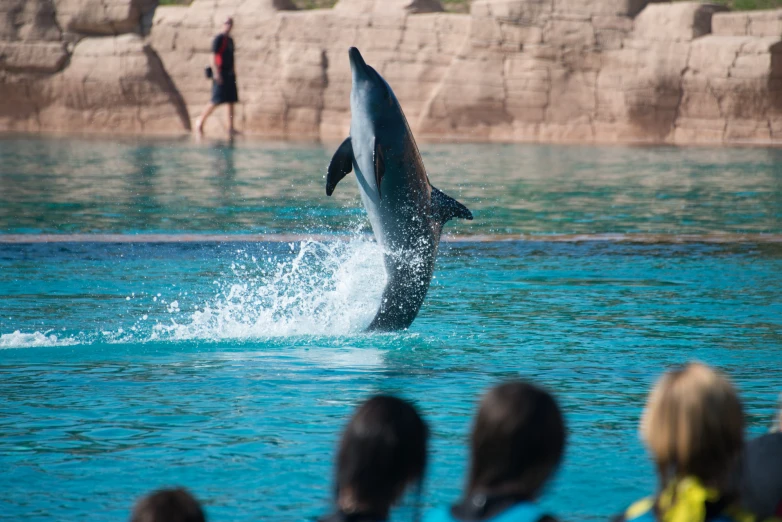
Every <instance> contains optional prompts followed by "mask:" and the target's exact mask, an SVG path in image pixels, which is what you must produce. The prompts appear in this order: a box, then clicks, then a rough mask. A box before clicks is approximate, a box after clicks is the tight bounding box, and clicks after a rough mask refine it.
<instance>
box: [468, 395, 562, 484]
mask: <svg viewBox="0 0 782 522" xmlns="http://www.w3.org/2000/svg"><path fill="white" fill-rule="evenodd" d="M471 446H472V448H471V450H472V451H471V462H470V474H469V480H468V484H467V493H468V494H469V495H473V494H476V493H482V494H487V495H514V496H518V497H522V498H528V499H532V498H535V497H537V496H538V495H539V494H540V491H541V489H542V488H543V486H544V484H545V483H546V481H547V480H548V479H549V478H550V477H551V475H552V474H553V473H554V471H556V469H557V467H558V466H559V463H560V461H561V460H562V454H563V452H564V449H565V424H564V420H563V418H562V413H561V412H560V410H559V407H558V406H557V403H556V401H555V400H554V398H553V397H552V396H551V395H550V394H549V393H548V392H546V391H545V390H542V389H541V388H538V387H537V386H534V385H532V384H529V383H526V382H521V381H513V382H508V383H505V384H501V385H499V386H495V387H494V388H492V389H491V390H489V392H488V393H486V395H484V397H483V400H482V401H481V406H480V410H479V411H478V417H477V418H476V420H475V425H474V426H473V430H472V436H471Z"/></svg>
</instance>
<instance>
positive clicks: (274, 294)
mask: <svg viewBox="0 0 782 522" xmlns="http://www.w3.org/2000/svg"><path fill="white" fill-rule="evenodd" d="M288 248H289V251H288V252H287V253H286V254H284V255H278V256H275V255H269V254H264V255H258V256H257V257H255V256H254V255H249V254H248V253H246V252H244V251H243V250H239V251H237V253H236V257H235V259H234V262H233V263H231V265H230V272H229V273H227V274H224V275H223V276H221V277H220V278H218V280H215V281H213V284H214V286H215V289H216V293H215V294H214V296H213V297H212V298H210V299H207V300H206V302H194V301H192V300H191V299H190V298H188V292H185V293H184V294H180V295H178V296H176V297H174V296H171V297H170V302H168V300H169V297H168V296H164V295H163V294H162V293H157V292H156V293H153V294H151V296H150V297H151V299H150V309H149V310H147V311H146V312H144V313H142V314H140V315H139V316H138V319H137V320H136V322H135V325H134V326H132V327H131V328H130V329H129V330H125V329H123V328H120V327H119V326H118V327H117V329H116V330H112V329H111V328H109V329H105V330H102V331H100V332H93V333H79V334H77V335H74V336H62V337H58V336H57V335H54V334H51V333H50V331H47V332H43V333H42V332H34V333H22V332H20V331H15V332H14V333H10V334H2V335H0V348H23V347H42V346H72V345H76V344H92V343H95V342H105V343H138V342H142V343H144V342H151V341H187V340H202V341H222V340H254V339H263V338H279V337H290V336H328V337H333V336H344V335H351V334H355V333H359V332H361V331H363V330H364V329H365V328H366V326H367V325H369V323H370V322H371V321H372V318H373V317H374V315H375V313H376V312H377V309H378V306H379V303H380V296H381V294H382V291H383V286H384V285H385V280H386V273H385V267H384V265H383V253H382V250H381V248H380V247H379V246H378V245H377V244H376V243H374V242H371V241H369V240H367V239H365V238H362V237H354V239H353V240H351V241H349V242H345V241H330V242H321V241H315V240H305V241H301V242H300V243H298V244H296V243H289V244H288ZM139 298H140V297H137V296H136V294H135V293H134V294H133V295H132V299H131V297H128V298H127V299H126V300H125V301H123V302H127V301H128V300H135V299H139ZM119 319H120V316H119V315H118V318H117V320H118V321H119Z"/></svg>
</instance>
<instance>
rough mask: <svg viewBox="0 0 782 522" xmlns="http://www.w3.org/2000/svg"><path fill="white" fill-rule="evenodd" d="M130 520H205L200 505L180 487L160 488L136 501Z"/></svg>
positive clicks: (194, 521)
mask: <svg viewBox="0 0 782 522" xmlns="http://www.w3.org/2000/svg"><path fill="white" fill-rule="evenodd" d="M130 520H131V522H205V521H206V517H205V516H204V512H203V510H201V505H200V504H199V503H198V501H197V500H196V499H195V498H194V497H193V496H192V495H191V494H190V493H188V492H187V490H185V489H182V488H177V489H161V490H158V491H155V492H153V493H150V494H149V495H147V496H146V497H144V498H142V499H141V500H139V501H138V502H137V503H136V506H135V507H134V508H133V514H132V515H131V518H130Z"/></svg>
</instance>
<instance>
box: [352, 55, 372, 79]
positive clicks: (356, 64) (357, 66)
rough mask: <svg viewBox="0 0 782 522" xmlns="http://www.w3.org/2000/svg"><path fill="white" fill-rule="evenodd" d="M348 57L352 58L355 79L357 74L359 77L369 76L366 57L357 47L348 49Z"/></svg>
mask: <svg viewBox="0 0 782 522" xmlns="http://www.w3.org/2000/svg"><path fill="white" fill-rule="evenodd" d="M348 57H349V58H350V69H351V71H352V72H353V79H354V80H355V79H356V77H357V75H358V77H359V78H361V77H366V76H367V68H368V66H367V62H365V61H364V57H363V56H361V53H360V52H359V50H358V49H356V48H355V47H351V48H350V49H349V50H348Z"/></svg>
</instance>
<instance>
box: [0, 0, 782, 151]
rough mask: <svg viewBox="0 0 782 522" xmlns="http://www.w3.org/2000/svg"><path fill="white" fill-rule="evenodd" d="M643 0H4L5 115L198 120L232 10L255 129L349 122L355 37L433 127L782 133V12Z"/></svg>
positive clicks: (22, 119) (11, 126) (99, 122)
mask: <svg viewBox="0 0 782 522" xmlns="http://www.w3.org/2000/svg"><path fill="white" fill-rule="evenodd" d="M647 3H648V2H647V0H474V1H473V4H472V8H471V13H470V14H469V15H456V14H447V13H443V12H441V11H442V6H441V5H440V3H439V1H438V0H383V1H380V0H340V2H338V4H337V6H336V7H335V8H334V9H329V10H317V11H295V10H293V5H292V4H291V3H290V2H289V1H287V0H253V1H249V0H195V1H194V2H193V4H192V5H191V6H189V7H176V6H167V7H158V8H157V9H154V4H155V2H154V1H153V0H5V2H4V3H3V5H2V6H0V18H2V20H0V24H1V25H0V78H2V82H0V93H2V97H0V129H5V130H62V131H85V130H86V131H113V132H132V133H140V132H143V133H148V132H163V133H177V132H184V131H187V130H188V129H189V126H190V123H189V122H190V121H191V119H193V118H195V117H196V116H197V115H198V113H199V112H200V111H201V110H202V108H203V106H204V105H205V104H206V103H207V102H208V100H209V95H210V92H209V87H210V86H209V83H208V82H207V81H206V80H205V79H204V77H203V68H204V67H205V66H206V65H207V64H208V63H209V54H210V44H211V39H212V37H213V36H214V34H215V33H216V32H217V31H218V30H219V28H220V25H221V23H222V20H223V18H224V17H225V16H228V15H232V16H234V18H235V20H236V24H235V34H234V38H235V40H236V45H237V56H236V58H237V72H238V77H239V93H240V99H241V100H242V103H241V104H240V105H239V106H237V118H238V122H237V126H238V128H239V129H241V130H243V131H244V132H245V133H247V134H254V135H262V136H268V137H275V138H293V139H311V138H322V139H340V138H343V137H344V136H346V135H347V133H348V130H349V118H350V115H349V92H350V73H349V66H348V60H347V48H348V47H349V46H351V45H355V46H357V47H359V48H360V49H361V51H362V53H363V54H364V56H365V57H366V59H367V61H368V62H369V63H371V64H372V65H373V66H375V67H376V68H377V69H378V71H379V72H380V73H381V74H383V76H384V77H385V78H386V79H387V80H388V81H389V83H390V84H391V86H392V87H393V88H394V91H395V92H396V94H397V96H398V98H399V100H400V102H401V103H402V106H403V108H404V110H405V113H406V114H407V116H408V120H409V121H410V124H411V126H412V127H413V130H414V132H415V133H416V135H417V136H419V137H424V138H437V139H443V138H444V139H456V140H496V141H554V142H599V143H604V142H609V143H610V142H642V143H756V144H764V143H782V11H765V12H754V13H730V12H725V11H724V9H723V8H721V7H719V6H716V5H710V4H701V3H696V2H677V3H673V4H669V3H649V4H648V5H647ZM153 13H154V14H153ZM221 118H223V119H224V115H221V114H220V113H218V114H217V115H216V116H215V117H213V119H211V120H210V122H209V125H211V127H207V129H206V130H207V132H208V133H213V132H220V131H221V127H223V126H224V125H225V124H224V122H223V121H222V120H221Z"/></svg>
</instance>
